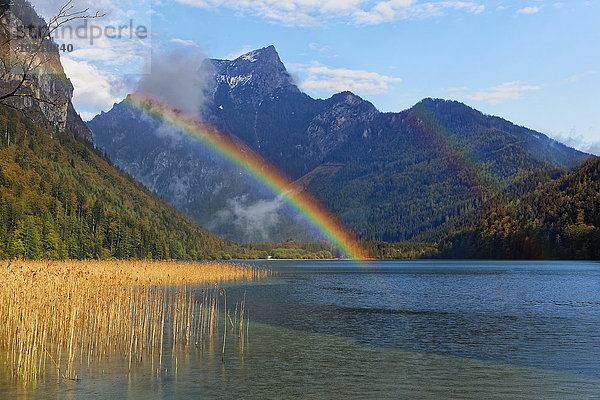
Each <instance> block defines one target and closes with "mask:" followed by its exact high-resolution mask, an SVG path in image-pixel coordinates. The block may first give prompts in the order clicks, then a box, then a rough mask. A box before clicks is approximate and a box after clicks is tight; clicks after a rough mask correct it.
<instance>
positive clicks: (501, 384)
mask: <svg viewBox="0 0 600 400" xmlns="http://www.w3.org/2000/svg"><path fill="white" fill-rule="evenodd" d="M257 264H259V265H268V266H269V267H270V268H271V269H272V270H273V272H274V275H273V276H272V277H270V278H268V279H266V280H262V281H260V282H252V283H245V284H242V285H241V286H232V287H229V288H228V289H227V292H228V294H227V296H228V301H229V302H233V301H235V299H241V298H242V296H243V293H244V291H247V293H246V299H247V307H248V308H249V309H250V318H251V325H250V340H249V343H248V344H247V345H246V346H245V349H244V351H243V352H241V350H240V348H239V346H234V345H231V346H230V347H229V348H228V349H227V352H226V356H225V362H224V363H222V362H221V354H220V353H221V352H220V348H217V349H212V351H210V349H209V350H205V351H204V352H199V351H192V352H190V353H189V355H188V356H187V357H185V358H183V359H179V360H178V361H177V366H176V367H177V373H175V372H174V371H173V369H174V368H175V366H174V365H170V366H167V369H168V368H170V369H169V370H167V371H164V372H163V373H161V374H160V375H157V374H155V373H152V371H151V369H150V368H144V366H143V365H140V366H139V367H138V368H137V369H136V370H135V371H134V372H133V373H132V374H128V373H127V372H126V368H124V365H123V364H124V363H123V362H120V361H115V362H113V363H112V364H110V365H103V366H102V367H98V368H94V369H92V370H90V371H87V372H82V373H81V374H80V375H81V380H80V381H78V382H67V383H65V382H63V383H59V384H57V383H56V382H55V381H50V382H45V383H40V384H38V385H37V387H35V388H28V389H22V388H18V387H15V386H14V385H11V384H10V383H8V382H6V380H5V382H4V383H2V381H0V398H5V397H6V398H13V397H14V398H35V399H38V398H60V399H62V398H73V399H79V398H86V399H89V398H114V399H118V398H126V399H172V398H250V399H252V398H256V399H269V398H273V399H280V398H365V399H378V398H381V399H387V398H417V399H418V398H431V399H440V398H477V399H481V398H486V399H490V398H510V399H514V398H525V399H529V398H531V399H552V398H556V399H565V398H573V399H587V398H590V399H591V398H595V399H597V398H600V264H599V263H585V262H480V261H479V262H471V261H467V262H465V261H453V262H447V261H431V262H429V261H422V262H376V263H372V264H369V265H356V264H353V263H350V262H343V261H334V262H308V261H307V262H290V261H278V262H276V261H273V262H268V263H267V262H263V263H257ZM216 347H219V343H217V345H216Z"/></svg>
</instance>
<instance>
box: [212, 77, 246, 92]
mask: <svg viewBox="0 0 600 400" xmlns="http://www.w3.org/2000/svg"><path fill="white" fill-rule="evenodd" d="M251 80H252V74H249V75H237V76H228V75H218V76H217V82H219V83H222V82H225V83H227V85H229V87H230V88H231V89H233V88H235V87H237V86H242V85H245V84H246V83H248V82H250V81H251Z"/></svg>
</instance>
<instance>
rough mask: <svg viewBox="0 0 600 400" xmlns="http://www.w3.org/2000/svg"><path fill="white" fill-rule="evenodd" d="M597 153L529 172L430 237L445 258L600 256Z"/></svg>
mask: <svg viewBox="0 0 600 400" xmlns="http://www.w3.org/2000/svg"><path fill="white" fill-rule="evenodd" d="M598 193H600V158H594V159H591V160H588V161H587V162H585V163H584V164H583V165H582V166H580V167H578V168H576V169H575V170H573V171H571V172H565V171H552V172H548V173H545V174H537V175H536V176H532V177H528V178H526V179H524V180H522V181H520V182H518V183H516V184H515V185H513V186H512V187H511V188H510V190H508V191H507V192H506V193H505V194H504V195H503V196H499V197H498V198H495V199H493V200H492V201H490V202H488V203H486V204H485V205H484V206H483V207H481V209H479V210H477V211H475V212H473V213H472V215H468V216H465V217H464V218H463V219H462V221H460V223H453V224H449V225H448V226H446V227H443V228H442V229H440V230H439V231H438V232H437V233H436V234H434V235H433V236H432V237H429V238H426V239H428V240H435V241H437V242H438V248H439V251H440V252H439V256H440V257H444V258H496V259H522V258H528V259H551V258H557V259H561V258H562V259H564V258H577V259H595V260H597V259H600V212H599V210H600V196H599V195H598Z"/></svg>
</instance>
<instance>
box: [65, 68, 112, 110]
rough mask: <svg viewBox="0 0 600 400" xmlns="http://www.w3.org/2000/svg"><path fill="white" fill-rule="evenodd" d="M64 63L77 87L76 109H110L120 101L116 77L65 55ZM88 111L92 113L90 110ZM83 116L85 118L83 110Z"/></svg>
mask: <svg viewBox="0 0 600 400" xmlns="http://www.w3.org/2000/svg"><path fill="white" fill-rule="evenodd" d="M62 64H63V67H64V69H65V72H66V74H67V76H68V77H69V79H71V82H72V83H73V87H74V88H75V91H74V93H73V104H74V105H75V108H76V109H80V108H81V109H84V110H86V109H87V110H103V111H108V110H109V109H110V108H111V107H112V106H113V104H114V103H116V102H118V101H120V98H119V96H118V94H117V93H115V87H118V85H116V84H115V77H113V76H111V75H108V74H106V73H104V72H101V71H100V70H98V68H96V67H95V66H93V65H91V64H89V63H87V62H85V61H76V60H73V59H71V58H68V57H63V58H62ZM87 113H88V114H91V113H90V112H89V111H88V112H87ZM82 116H83V117H84V119H85V114H84V113H83V112H82Z"/></svg>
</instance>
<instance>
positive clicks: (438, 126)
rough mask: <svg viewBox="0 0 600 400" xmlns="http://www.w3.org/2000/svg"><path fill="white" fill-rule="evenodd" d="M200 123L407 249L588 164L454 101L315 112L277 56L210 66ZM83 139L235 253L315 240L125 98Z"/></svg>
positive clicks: (345, 99) (367, 233)
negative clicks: (535, 183)
mask: <svg viewBox="0 0 600 400" xmlns="http://www.w3.org/2000/svg"><path fill="white" fill-rule="evenodd" d="M201 69H202V70H203V71H210V74H209V76H210V77H211V79H210V81H209V82H208V83H207V85H206V88H205V89H204V91H203V94H204V96H205V98H204V102H203V104H202V107H200V110H199V111H198V115H199V116H200V118H201V119H203V120H204V121H205V122H206V123H208V124H210V125H212V126H214V127H216V128H218V129H219V130H221V131H222V132H224V133H226V134H230V135H234V136H236V137H238V138H239V139H241V140H242V141H244V142H245V143H246V144H248V145H249V146H250V147H252V148H253V149H254V150H255V151H257V152H258V153H259V154H261V155H262V156H263V157H264V158H265V159H267V160H268V161H270V162H271V163H272V164H274V165H276V166H277V167H279V168H280V169H281V170H282V171H284V172H285V173H287V174H288V175H289V176H290V177H291V178H292V179H295V180H296V186H297V187H299V188H302V189H304V190H307V191H309V192H310V193H312V194H313V195H314V196H315V197H317V198H318V199H320V200H321V201H322V202H323V204H324V205H325V206H327V207H328V208H329V209H331V210H332V211H333V212H334V213H335V214H336V215H338V216H339V218H340V219H341V220H342V221H343V222H344V223H346V224H347V225H348V226H349V227H350V228H351V229H353V230H354V231H355V232H356V233H358V234H359V235H360V236H361V237H362V238H364V239H367V240H371V239H376V240H386V241H402V240H408V239H411V238H414V237H416V236H418V235H420V234H422V233H423V232H426V231H428V230H431V229H434V228H436V227H439V226H441V225H442V224H444V223H446V222H447V221H450V220H453V219H455V218H459V217H460V216H462V215H465V214H467V213H469V212H470V211H471V210H474V209H476V208H478V207H479V206H480V205H481V204H483V203H484V202H485V201H487V200H488V199H490V198H492V197H494V196H495V194H497V193H500V192H502V190H503V189H504V188H505V187H506V186H508V185H509V184H510V183H511V182H513V181H514V180H516V179H519V178H521V177H524V176H527V175H528V174H530V173H532V172H535V171H544V170H549V169H554V168H572V167H574V166H576V165H578V164H579V163H581V162H583V161H584V160H585V159H586V158H587V157H589V156H588V155H586V154H583V153H581V152H578V151H576V150H573V149H571V148H568V147H566V146H564V145H562V144H560V143H558V142H556V141H554V140H552V139H550V138H548V137H547V136H545V135H543V134H542V133H539V132H535V131H533V130H530V129H527V128H524V127H520V126H516V125H514V124H512V123H510V122H509V121H506V120H503V119H501V118H498V117H493V116H488V115H484V114H482V113H481V112H479V111H477V110H474V109H472V108H470V107H468V106H466V105H464V104H461V103H458V102H455V101H446V100H437V99H424V100H423V101H421V102H419V103H418V104H416V105H415V106H414V107H412V108H410V109H408V110H405V111H402V112H400V113H381V112H379V111H378V110H377V109H376V108H375V107H374V106H373V105H372V104H371V103H370V102H368V101H366V100H364V99H362V98H360V97H359V96H356V95H354V94H353V93H350V92H342V93H339V94H336V95H334V96H332V97H331V98H329V99H325V100H321V99H313V98H311V97H310V96H308V95H306V94H305V93H303V92H302V91H300V90H299V89H298V87H297V85H296V84H295V82H294V81H293V79H292V77H291V75H290V74H289V73H288V72H287V70H286V68H285V66H284V65H283V63H282V62H281V60H280V58H279V55H278V54H277V52H276V50H275V48H274V47H273V46H269V47H266V48H264V49H260V50H256V51H253V52H250V53H248V54H245V55H243V56H241V57H239V58H237V59H235V60H232V61H229V60H206V61H204V63H203V64H202V66H201ZM88 126H89V127H90V128H91V130H92V131H93V132H94V140H95V142H96V144H97V145H98V146H99V147H100V148H102V149H103V150H105V151H106V152H107V153H108V154H109V156H110V157H111V159H112V160H113V161H114V162H115V164H116V165H118V166H119V167H121V168H123V169H124V170H125V171H127V172H129V173H131V174H132V175H133V176H134V177H136V178H137V179H139V180H140V181H141V182H142V183H144V184H145V185H146V186H147V187H149V188H150V189H151V190H155V191H156V192H157V193H159V194H161V195H162V196H164V197H165V198H166V199H167V200H168V201H169V202H170V203H172V204H174V205H175V206H176V207H177V208H179V209H180V210H183V211H184V212H186V213H187V214H188V215H190V216H192V217H193V218H194V219H196V220H197V221H199V222H200V223H201V224H203V225H204V226H207V227H208V228H209V229H211V230H212V231H213V232H216V233H219V234H223V235H225V236H226V237H228V238H230V239H232V240H236V241H252V240H257V239H258V240H281V239H284V238H286V237H298V236H299V237H298V238H300V239H305V238H307V235H308V238H310V236H309V235H310V232H307V231H306V229H304V227H303V225H302V224H301V223H300V222H299V221H297V220H296V219H295V217H294V216H293V215H291V214H289V212H287V210H286V209H285V207H283V206H282V205H281V204H280V202H278V200H277V199H276V198H274V197H273V195H272V194H270V193H268V192H265V191H264V190H262V189H260V188H259V187H257V186H256V185H255V184H254V183H253V182H251V181H249V180H248V179H247V178H246V177H245V176H244V175H243V174H242V171H239V170H237V169H236V168H233V167H231V166H229V165H227V164H224V163H223V161H221V160H220V159H219V158H218V157H215V156H214V155H212V154H209V152H208V151H207V149H205V148H202V147H201V146H199V145H198V144H195V143H193V142H192V141H190V140H189V139H186V138H183V137H182V135H179V134H177V132H173V131H172V129H170V128H169V127H164V126H162V125H161V124H159V123H158V122H156V121H153V120H151V119H149V118H148V117H147V116H146V115H144V114H143V113H142V112H141V111H139V110H136V109H134V108H133V107H131V105H130V104H129V102H128V100H127V99H126V100H125V101H123V102H122V103H120V104H117V105H115V106H114V108H113V109H112V110H110V111H109V112H107V113H103V114H101V115H98V116H96V118H94V119H93V120H92V121H91V122H89V123H88Z"/></svg>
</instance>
